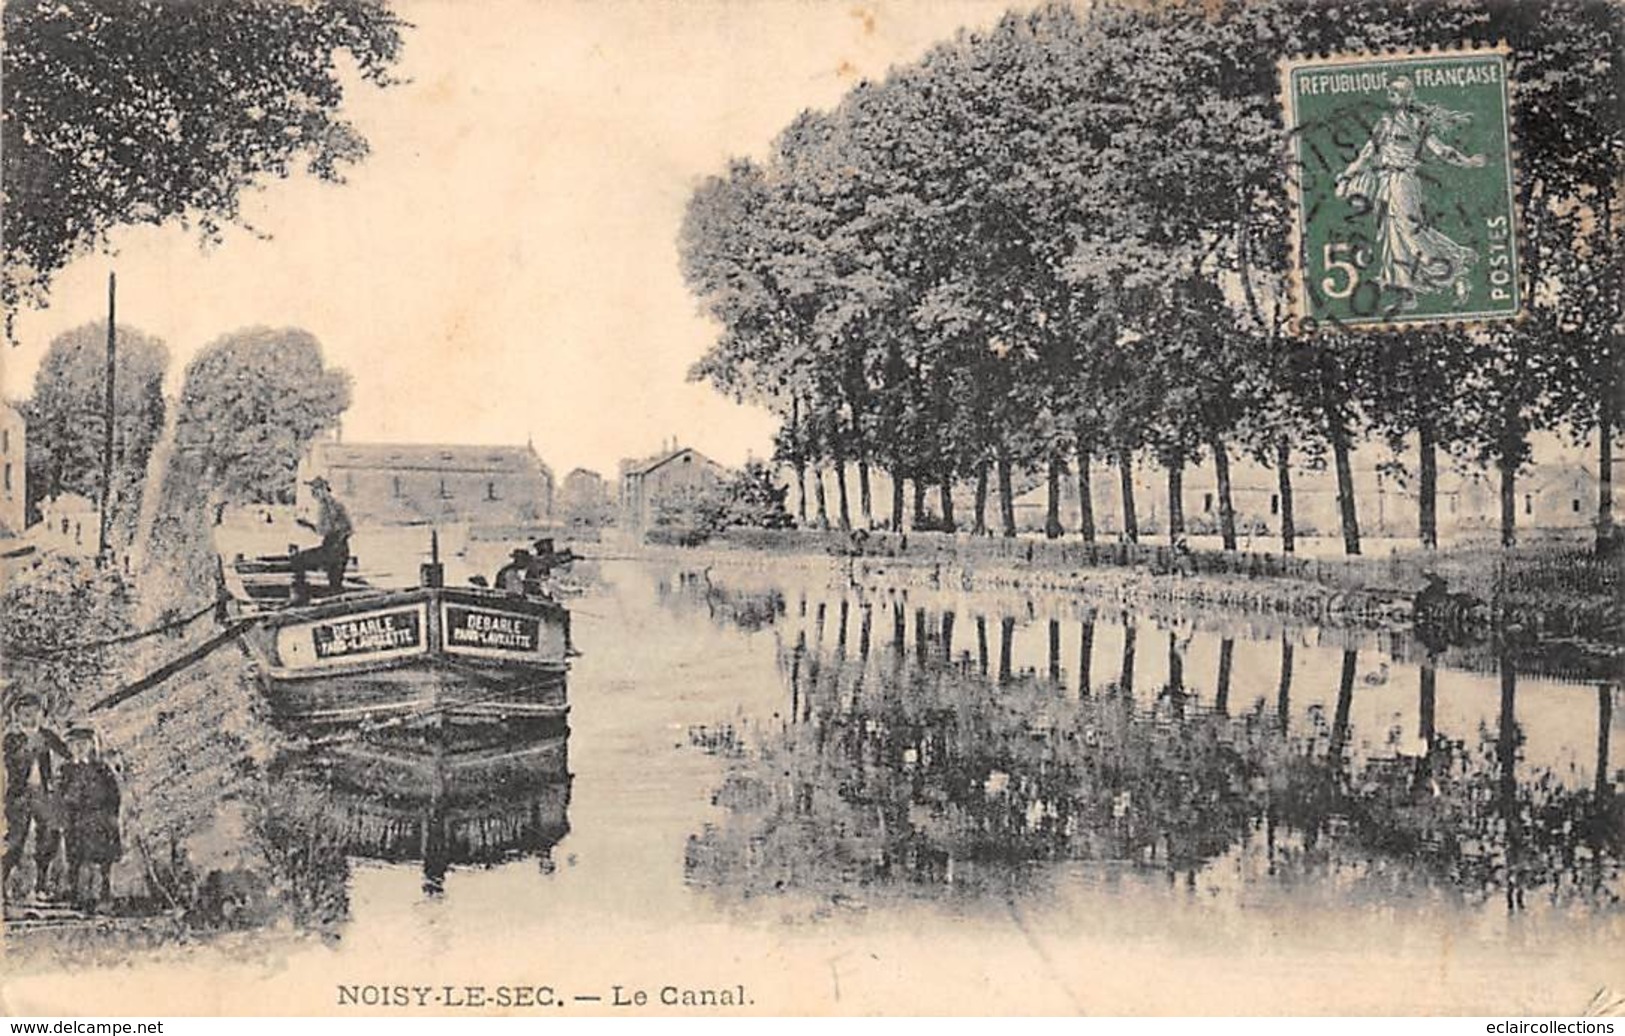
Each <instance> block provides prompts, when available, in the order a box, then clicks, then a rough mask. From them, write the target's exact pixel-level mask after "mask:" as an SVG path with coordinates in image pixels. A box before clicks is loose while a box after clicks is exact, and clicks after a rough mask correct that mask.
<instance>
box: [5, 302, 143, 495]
mask: <svg viewBox="0 0 1625 1036" xmlns="http://www.w3.org/2000/svg"><path fill="white" fill-rule="evenodd" d="M168 369H169V348H168V347H167V346H166V345H165V344H164V343H163V342H162V341H161V340H159V339H157V338H153V337H152V336H150V335H146V334H143V333H142V332H141V331H138V330H136V329H135V328H131V327H125V326H123V325H119V327H118V350H117V363H116V365H115V368H114V396H113V415H114V416H113V499H114V501H115V513H116V515H118V516H119V517H120V518H122V519H126V520H127V519H129V518H131V517H133V516H134V513H135V511H136V509H137V507H138V504H139V500H140V492H141V486H142V480H143V478H144V476H145V475H146V470H147V460H148V458H149V457H151V455H152V450H153V446H154V445H155V444H156V443H157V441H158V436H159V435H160V433H161V432H162V431H163V427H164V414H165V402H164V375H165V373H166V372H167V371H168ZM106 376H107V324H106V323H105V322H103V323H93V324H85V325H83V326H81V327H76V328H74V329H73V330H71V331H66V332H64V333H62V334H60V335H58V336H57V337H56V338H55V339H53V340H52V342H51V345H50V347H49V348H48V349H46V351H45V358H44V359H43V360H42V361H41V363H40V366H39V370H38V371H37V372H36V373H35V375H34V394H33V395H32V396H31V397H30V398H28V399H27V400H24V401H23V403H22V411H23V415H24V417H25V418H26V419H27V421H28V499H29V503H30V506H33V505H35V504H37V503H38V502H39V501H41V500H46V499H51V498H54V497H57V496H60V495H62V494H63V493H77V494H79V495H81V496H84V497H86V498H88V499H91V500H98V501H99V500H100V499H101V497H102V450H103V445H104V443H105V441H106V439H105V437H106V430H107V423H106V407H107V382H106Z"/></svg>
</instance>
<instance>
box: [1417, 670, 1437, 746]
mask: <svg viewBox="0 0 1625 1036" xmlns="http://www.w3.org/2000/svg"><path fill="white" fill-rule="evenodd" d="M1419 677H1420V679H1419V681H1418V684H1417V699H1418V700H1417V703H1416V712H1417V723H1416V736H1417V737H1418V738H1419V739H1420V740H1421V742H1422V754H1423V755H1424V756H1426V754H1427V752H1428V750H1429V749H1431V748H1432V747H1433V736H1434V735H1435V734H1437V733H1438V721H1437V718H1436V717H1437V714H1438V703H1439V672H1438V670H1437V669H1436V668H1434V665H1433V659H1432V658H1431V657H1429V658H1428V659H1427V660H1426V661H1424V662H1423V663H1422V666H1421V671H1420V674H1419Z"/></svg>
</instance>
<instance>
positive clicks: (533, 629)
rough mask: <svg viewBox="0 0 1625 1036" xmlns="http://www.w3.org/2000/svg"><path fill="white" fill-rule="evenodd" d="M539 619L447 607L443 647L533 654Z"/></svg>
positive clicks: (477, 609)
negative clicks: (444, 645) (444, 643)
mask: <svg viewBox="0 0 1625 1036" xmlns="http://www.w3.org/2000/svg"><path fill="white" fill-rule="evenodd" d="M541 625H542V624H541V620H540V619H538V618H536V617H534V616H531V615H514V614H512V613H509V612H499V611H490V610H487V609H484V608H470V607H465V606H463V605H456V604H448V605H446V646H447V647H452V648H480V649H483V650H486V651H499V652H513V653H515V654H526V655H529V654H535V653H536V651H537V649H538V647H539V645H540V644H541V639H542V637H541Z"/></svg>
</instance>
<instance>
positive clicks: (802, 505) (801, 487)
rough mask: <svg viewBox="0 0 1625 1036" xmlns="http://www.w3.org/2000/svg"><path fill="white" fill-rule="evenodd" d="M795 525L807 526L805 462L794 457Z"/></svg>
mask: <svg viewBox="0 0 1625 1036" xmlns="http://www.w3.org/2000/svg"><path fill="white" fill-rule="evenodd" d="M795 464H796V525H797V526H799V527H800V528H803V529H805V528H806V527H807V462H806V461H804V460H802V459H800V458H797V459H796V462H795Z"/></svg>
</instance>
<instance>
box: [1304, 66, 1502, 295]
mask: <svg viewBox="0 0 1625 1036" xmlns="http://www.w3.org/2000/svg"><path fill="white" fill-rule="evenodd" d="M1282 76H1283V83H1282V95H1283V97H1284V99H1285V104H1286V120H1287V128H1288V130H1289V132H1290V133H1291V135H1292V166H1293V175H1292V176H1291V177H1290V180H1291V184H1292V190H1293V193H1294V195H1295V197H1294V199H1293V200H1294V202H1295V203H1296V207H1297V213H1296V222H1295V230H1296V243H1297V248H1296V255H1295V269H1294V273H1295V275H1296V294H1297V299H1296V301H1297V305H1298V313H1299V317H1300V318H1301V320H1302V321H1303V323H1304V325H1305V326H1306V327H1313V326H1326V325H1335V326H1343V327H1392V326H1395V325H1407V324H1417V323H1426V322H1456V321H1482V320H1493V319H1499V318H1509V317H1515V316H1517V315H1518V311H1519V309H1520V308H1521V306H1522V304H1523V298H1522V291H1521V287H1520V284H1519V277H1518V273H1519V267H1518V235H1517V219H1516V213H1515V209H1514V202H1513V187H1514V185H1513V161H1512V157H1513V156H1512V149H1511V144H1510V133H1509V130H1508V125H1509V122H1508V103H1507V54H1506V52H1505V51H1504V50H1501V49H1483V50H1462V51H1451V52H1445V53H1425V54H1412V55H1385V56H1380V57H1373V56H1357V57H1338V58H1320V59H1304V60H1298V61H1292V62H1288V63H1286V64H1285V65H1284V66H1283V69H1282Z"/></svg>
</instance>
